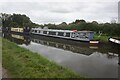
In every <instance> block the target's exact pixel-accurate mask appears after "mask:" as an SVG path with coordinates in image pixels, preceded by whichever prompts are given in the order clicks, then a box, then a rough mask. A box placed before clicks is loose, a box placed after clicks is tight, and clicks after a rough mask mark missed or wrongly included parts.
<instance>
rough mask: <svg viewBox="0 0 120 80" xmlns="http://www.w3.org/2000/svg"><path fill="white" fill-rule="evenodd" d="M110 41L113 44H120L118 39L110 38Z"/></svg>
mask: <svg viewBox="0 0 120 80" xmlns="http://www.w3.org/2000/svg"><path fill="white" fill-rule="evenodd" d="M108 40H109V41H110V42H112V43H115V44H120V39H118V38H109V39H108Z"/></svg>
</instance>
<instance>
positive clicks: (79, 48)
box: [4, 34, 120, 56]
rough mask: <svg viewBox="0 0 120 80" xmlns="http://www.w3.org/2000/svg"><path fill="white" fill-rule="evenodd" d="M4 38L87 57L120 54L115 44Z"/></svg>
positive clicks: (51, 38)
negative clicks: (97, 54) (97, 53)
mask: <svg viewBox="0 0 120 80" xmlns="http://www.w3.org/2000/svg"><path fill="white" fill-rule="evenodd" d="M18 36H19V37H18ZM4 37H5V38H7V39H9V40H10V41H12V42H15V43H17V44H20V45H21V44H26V45H29V44H30V42H31V41H33V42H35V43H38V44H43V45H47V46H52V47H56V48H60V49H64V50H68V51H72V52H75V53H80V54H85V55H91V54H92V53H93V52H101V53H104V54H108V55H110V56H116V55H117V54H119V50H120V49H118V46H113V44H110V43H100V44H99V45H90V44H89V43H84V42H76V41H70V40H65V39H58V38H53V37H45V36H38V35H31V36H25V35H16V34H4ZM23 38H24V39H23ZM109 53H113V54H115V55H111V54H109Z"/></svg>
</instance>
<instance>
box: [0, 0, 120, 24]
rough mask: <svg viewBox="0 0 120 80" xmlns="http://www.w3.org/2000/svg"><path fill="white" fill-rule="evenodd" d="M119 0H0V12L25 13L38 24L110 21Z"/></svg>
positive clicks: (114, 15) (115, 12)
mask: <svg viewBox="0 0 120 80" xmlns="http://www.w3.org/2000/svg"><path fill="white" fill-rule="evenodd" d="M118 1H119V0H104V1H102V0H44V1H43V0H4V1H3V0H0V12H2V13H10V14H12V13H18V14H26V15H27V16H29V17H30V19H31V20H32V21H33V22H35V23H39V24H44V23H61V22H67V23H69V22H73V21H75V20H76V19H84V20H86V21H87V22H91V21H98V22H100V23H101V22H110V21H111V20H114V19H116V20H117V17H118V8H117V7H118Z"/></svg>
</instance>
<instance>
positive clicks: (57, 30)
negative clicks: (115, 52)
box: [32, 28, 94, 33]
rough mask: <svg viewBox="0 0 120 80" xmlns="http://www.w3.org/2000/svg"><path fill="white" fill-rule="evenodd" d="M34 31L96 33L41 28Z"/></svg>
mask: <svg viewBox="0 0 120 80" xmlns="http://www.w3.org/2000/svg"><path fill="white" fill-rule="evenodd" d="M32 30H44V31H56V32H86V33H87V32H94V31H86V30H84V31H74V30H57V29H41V28H32Z"/></svg>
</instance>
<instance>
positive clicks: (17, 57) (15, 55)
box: [2, 39, 83, 79]
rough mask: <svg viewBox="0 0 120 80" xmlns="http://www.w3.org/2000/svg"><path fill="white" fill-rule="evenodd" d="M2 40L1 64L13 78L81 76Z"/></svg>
mask: <svg viewBox="0 0 120 80" xmlns="http://www.w3.org/2000/svg"><path fill="white" fill-rule="evenodd" d="M2 41H3V42H2V43H3V46H2V61H3V62H2V65H3V67H4V68H5V69H7V71H8V73H9V74H10V76H11V77H13V78H81V77H80V76H79V75H78V74H75V73H74V72H73V71H71V70H69V69H67V68H63V67H61V66H59V65H57V64H56V63H55V62H52V61H49V60H47V59H46V58H44V57H43V56H41V55H39V54H37V53H33V52H31V51H29V50H27V49H24V48H21V47H19V46H17V45H16V44H15V43H12V42H10V41H8V40H6V39H2ZM81 79H83V78H81Z"/></svg>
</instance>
